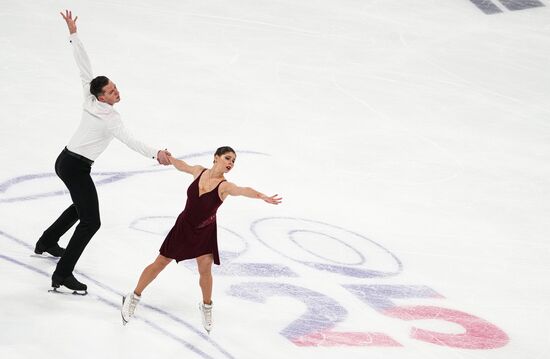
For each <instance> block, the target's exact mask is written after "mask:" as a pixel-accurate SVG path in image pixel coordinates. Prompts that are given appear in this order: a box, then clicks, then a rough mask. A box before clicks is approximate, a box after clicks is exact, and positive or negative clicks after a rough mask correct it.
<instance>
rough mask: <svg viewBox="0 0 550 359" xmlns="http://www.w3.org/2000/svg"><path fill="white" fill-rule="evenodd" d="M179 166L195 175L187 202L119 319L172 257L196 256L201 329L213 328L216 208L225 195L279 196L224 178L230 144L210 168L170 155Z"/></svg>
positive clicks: (274, 199) (272, 199)
mask: <svg viewBox="0 0 550 359" xmlns="http://www.w3.org/2000/svg"><path fill="white" fill-rule="evenodd" d="M169 159H170V162H171V163H172V165H174V167H176V168H177V169H178V170H180V171H183V172H187V173H189V174H191V175H193V177H194V178H195V180H194V181H193V183H191V185H190V186H189V188H188V189H187V203H186V204H185V208H184V210H183V212H182V213H181V214H180V215H179V216H178V219H177V220H176V224H175V225H174V227H172V229H171V230H170V232H169V233H168V235H167V236H166V239H165V240H164V243H162V246H161V247H160V254H159V256H158V257H157V259H155V261H154V262H153V263H151V264H150V265H149V266H147V267H146V268H145V269H144V270H143V273H141V276H140V278H139V281H138V283H137V286H136V288H135V289H134V291H133V292H131V293H128V294H127V295H126V296H125V297H123V299H122V308H121V314H122V323H123V324H126V323H128V321H129V320H130V319H131V317H132V316H133V315H134V311H135V308H136V305H137V304H138V303H139V300H140V299H141V293H142V292H143V290H144V289H145V288H146V287H147V286H148V285H149V283H151V282H152V281H153V280H154V279H155V278H156V276H157V275H158V274H159V273H160V272H161V271H162V270H163V269H164V268H165V267H166V266H167V265H168V263H170V262H171V261H172V260H174V259H175V260H176V262H179V261H181V260H184V259H190V258H196V259H197V266H198V270H199V275H200V279H199V284H200V287H201V291H202V302H201V303H200V304H199V309H200V312H201V314H202V324H203V326H204V329H206V331H207V332H209V333H210V330H211V329H212V273H211V268H212V262H214V263H215V264H217V265H219V264H220V257H219V255H218V241H217V234H216V211H217V210H218V207H219V206H220V205H221V204H222V203H223V201H224V200H225V198H226V197H227V196H230V195H231V196H245V197H249V198H257V199H261V200H263V201H265V202H267V203H271V204H279V203H281V200H282V198H281V197H277V195H274V196H271V197H268V196H266V195H265V194H262V193H260V192H258V191H256V190H254V189H252V188H250V187H239V186H237V185H235V184H233V183H231V182H227V181H226V180H225V178H224V174H225V173H227V172H229V171H231V169H232V168H233V166H234V165H235V159H236V154H235V151H234V150H233V149H232V148H231V147H220V148H218V149H217V150H216V153H215V154H214V164H213V166H212V168H210V169H206V168H204V167H202V166H198V165H196V166H191V165H189V164H187V163H186V162H184V161H182V160H178V159H175V158H173V157H169Z"/></svg>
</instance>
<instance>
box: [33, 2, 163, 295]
mask: <svg viewBox="0 0 550 359" xmlns="http://www.w3.org/2000/svg"><path fill="white" fill-rule="evenodd" d="M61 16H63V19H65V22H66V23H67V26H68V28H69V33H70V35H69V39H70V42H71V44H72V47H73V54H74V58H75V60H76V64H77V65H78V68H79V70H80V77H81V79H82V85H83V87H84V104H83V111H82V119H81V121H80V125H79V126H78V129H77V130H76V132H75V134H74V135H73V137H72V138H71V140H70V141H69V143H68V144H67V146H66V147H65V148H64V149H63V151H61V154H60V155H59V156H58V157H57V161H56V162H55V173H56V174H57V176H59V178H61V180H62V181H63V183H65V186H67V189H68V190H69V193H70V194H71V199H72V202H73V203H72V204H71V205H70V206H69V208H67V209H66V210H65V211H64V212H63V213H62V214H61V216H60V217H59V218H58V219H57V220H56V221H55V222H54V223H53V224H52V225H51V226H50V227H49V228H48V229H46V230H45V231H44V233H43V234H42V236H41V237H40V239H39V240H38V242H36V247H35V249H34V252H35V253H36V254H42V253H44V252H47V253H49V254H51V255H52V256H54V257H61V258H60V259H59V262H58V263H57V267H56V269H55V271H54V272H53V275H52V287H53V288H54V290H55V288H59V287H60V286H61V285H63V286H65V287H67V288H69V289H71V290H74V291H75V292H77V293H79V294H86V293H87V292H86V290H87V286H86V284H83V283H81V282H79V281H78V280H76V278H75V277H74V276H73V270H74V267H75V265H76V262H77V261H78V259H79V258H80V255H81V254H82V252H83V251H84V248H86V245H87V244H88V242H89V241H90V239H91V238H92V236H93V235H94V234H95V233H96V232H97V230H98V229H99V227H100V224H101V223H100V219H99V203H98V198H97V191H96V188H95V185H94V182H93V181H92V177H91V176H90V172H91V166H92V164H93V163H94V161H95V160H96V159H97V157H98V156H99V155H100V154H101V153H102V152H103V151H105V149H106V148H107V146H108V145H109V143H110V142H111V140H112V139H113V138H114V137H116V138H117V139H118V140H119V141H121V142H123V143H125V144H126V145H127V146H128V147H130V148H131V149H132V150H134V151H136V152H138V153H141V154H142V155H144V156H146V157H149V158H152V159H155V158H156V159H157V160H158V162H159V163H161V164H163V165H169V164H170V161H169V159H168V156H169V155H170V153H169V152H168V151H161V150H159V151H157V150H155V149H154V148H152V147H149V146H147V145H145V144H144V143H142V142H140V141H138V140H136V139H135V138H133V136H132V135H131V134H130V132H128V130H127V129H126V128H125V127H124V124H123V123H122V121H121V119H120V115H119V113H118V112H117V111H116V110H115V109H114V108H113V105H114V104H115V103H117V102H119V101H120V95H119V92H118V90H117V88H116V85H115V84H114V83H113V82H112V81H111V80H109V79H108V78H107V77H105V76H97V77H95V78H94V76H93V75H92V67H91V64H90V60H89V59H88V55H87V54H86V51H85V50H84V46H83V44H82V42H81V41H80V39H79V38H78V36H77V33H76V20H77V18H78V16H77V17H75V18H74V19H73V18H72V13H71V11H68V10H65V14H63V13H61ZM77 221H80V223H79V224H78V225H77V226H76V229H75V231H74V233H73V235H72V237H71V239H70V240H69V243H68V245H67V249H63V248H61V247H60V246H59V244H58V243H57V242H58V241H59V238H60V237H61V236H62V235H63V234H64V233H65V232H67V231H68V230H69V228H71V227H72V226H73V225H74V224H75V223H76V222H77Z"/></svg>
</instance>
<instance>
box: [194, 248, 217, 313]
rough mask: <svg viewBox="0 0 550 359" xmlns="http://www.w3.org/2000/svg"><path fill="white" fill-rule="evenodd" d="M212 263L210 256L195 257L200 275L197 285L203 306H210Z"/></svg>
mask: <svg viewBox="0 0 550 359" xmlns="http://www.w3.org/2000/svg"><path fill="white" fill-rule="evenodd" d="M212 262H213V258H212V254H206V255H204V256H200V257H197V266H198V268H199V275H200V278H199V285H200V286H201V291H202V301H203V302H204V304H212Z"/></svg>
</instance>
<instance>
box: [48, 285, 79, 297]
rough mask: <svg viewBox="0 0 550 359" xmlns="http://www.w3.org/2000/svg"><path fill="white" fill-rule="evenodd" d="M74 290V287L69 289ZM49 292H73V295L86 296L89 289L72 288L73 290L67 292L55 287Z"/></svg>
mask: <svg viewBox="0 0 550 359" xmlns="http://www.w3.org/2000/svg"><path fill="white" fill-rule="evenodd" d="M69 290H72V289H69ZM48 293H54V294H72V295H79V296H85V295H88V291H87V290H72V292H65V291H61V290H58V288H55V287H53V288H52V289H50V290H48Z"/></svg>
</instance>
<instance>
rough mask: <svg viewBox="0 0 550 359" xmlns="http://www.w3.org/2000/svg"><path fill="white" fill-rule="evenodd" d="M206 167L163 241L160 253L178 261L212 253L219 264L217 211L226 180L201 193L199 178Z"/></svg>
mask: <svg viewBox="0 0 550 359" xmlns="http://www.w3.org/2000/svg"><path fill="white" fill-rule="evenodd" d="M204 171H206V169H204V170H203V171H202V172H201V174H200V175H199V176H198V177H197V178H196V179H195V180H194V181H193V183H191V185H190V186H189V188H188V189H187V202H186V203H185V208H184V209H183V212H181V214H180V215H179V216H178V219H177V220H176V224H174V227H172V229H171V230H170V232H169V233H168V235H167V236H166V239H165V240H164V242H163V243H162V246H161V247H160V254H162V255H163V256H165V257H167V258H172V259H175V260H176V261H177V262H179V261H181V260H184V259H190V258H196V257H199V256H202V255H204V254H209V253H212V256H213V257H214V263H215V264H218V265H219V264H220V256H219V253H218V237H217V228H216V227H217V226H216V212H217V210H218V207H220V206H221V204H222V203H223V201H222V200H221V198H220V196H219V195H218V187H219V186H220V184H221V183H222V182H224V181H225V180H223V181H220V183H218V185H217V186H216V187H215V188H214V189H213V190H212V191H210V192H206V193H204V194H203V195H202V196H200V197H199V181H200V178H201V177H202V174H203V173H204Z"/></svg>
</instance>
